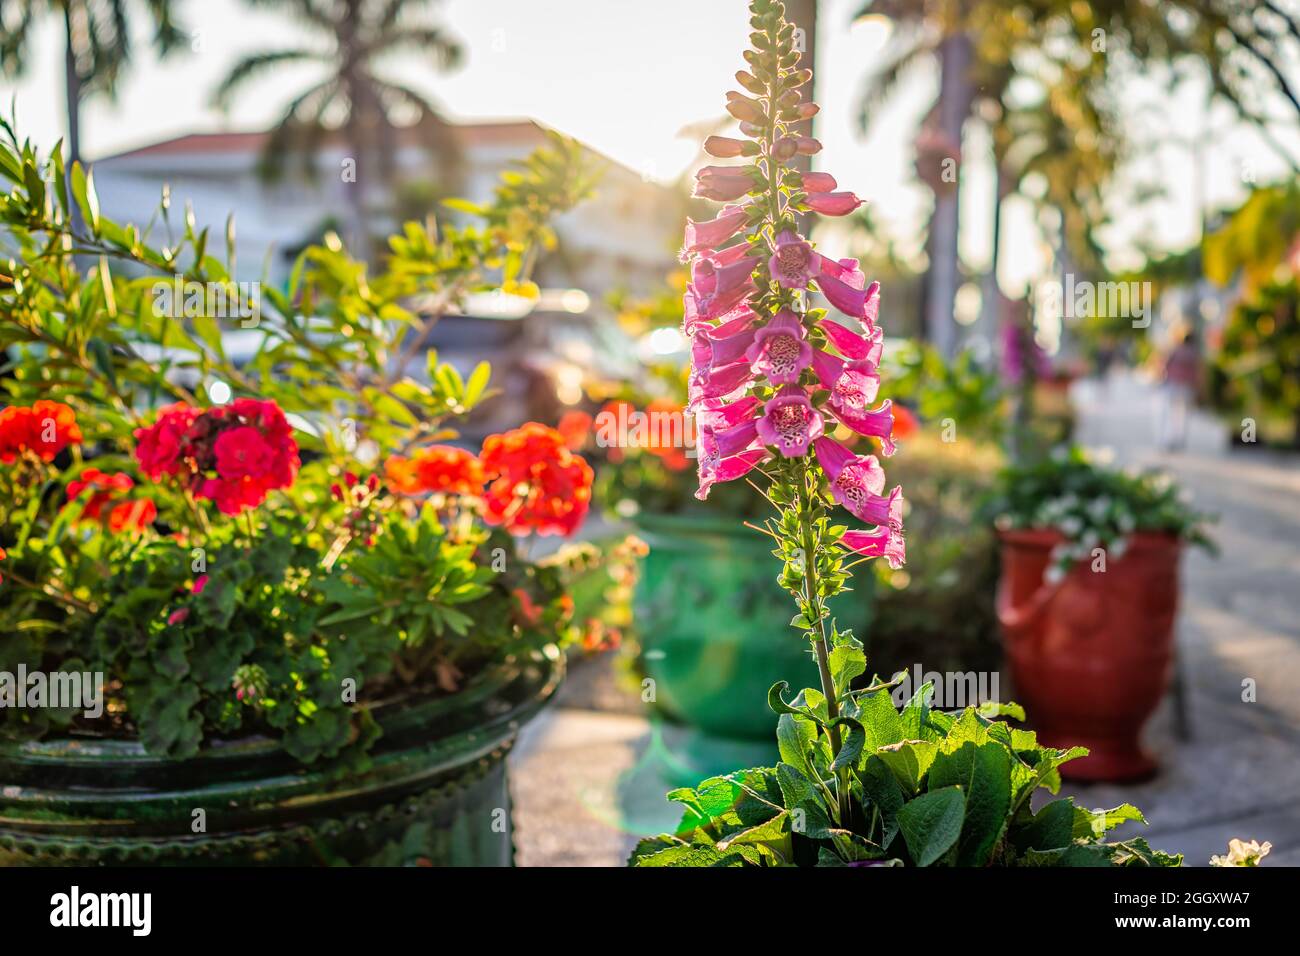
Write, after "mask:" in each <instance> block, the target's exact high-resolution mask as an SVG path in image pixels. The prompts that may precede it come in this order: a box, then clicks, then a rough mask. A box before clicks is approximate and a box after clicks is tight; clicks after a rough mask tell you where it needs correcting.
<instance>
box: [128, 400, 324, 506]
mask: <svg viewBox="0 0 1300 956" xmlns="http://www.w3.org/2000/svg"><path fill="white" fill-rule="evenodd" d="M135 438H136V442H137V445H136V449H135V457H136V460H137V461H139V462H140V467H141V468H143V469H144V472H145V474H147V475H148V476H149V477H150V478H153V479H154V480H157V479H159V478H161V477H162V476H163V475H170V476H172V477H177V478H180V479H181V480H182V481H183V482H184V483H185V484H186V487H188V488H189V490H190V491H191V492H192V493H193V494H194V495H195V496H196V497H198V498H206V499H208V500H210V501H213V502H215V503H216V505H217V508H218V510H220V511H221V513H222V514H227V515H236V514H239V513H240V512H242V511H243V510H245V509H246V508H256V507H257V506H258V505H260V504H261V503H262V502H263V501H265V500H266V496H267V494H268V493H269V492H271V491H273V490H275V489H277V488H288V487H289V486H290V485H292V484H293V480H294V478H295V477H296V476H297V474H298V466H299V464H300V462H299V460H298V443H297V442H295V441H294V440H293V429H292V427H290V425H289V423H288V421H286V420H285V417H284V412H282V411H281V410H280V406H278V405H276V404H275V402H263V401H258V400H257V399H254V398H237V399H235V400H234V401H233V402H232V403H230V404H229V405H218V406H216V407H214V408H209V409H207V410H206V411H200V410H199V409H197V408H192V407H190V406H188V405H184V404H176V405H169V406H167V407H166V408H164V409H162V411H161V412H159V414H158V420H157V421H156V422H155V423H154V424H153V425H152V426H150V427H149V428H137V429H136V431H135Z"/></svg>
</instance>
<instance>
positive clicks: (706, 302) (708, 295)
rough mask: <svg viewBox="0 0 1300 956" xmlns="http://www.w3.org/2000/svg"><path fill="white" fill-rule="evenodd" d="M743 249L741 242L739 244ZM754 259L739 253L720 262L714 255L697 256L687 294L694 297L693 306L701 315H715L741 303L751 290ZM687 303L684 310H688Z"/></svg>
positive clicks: (747, 297)
mask: <svg viewBox="0 0 1300 956" xmlns="http://www.w3.org/2000/svg"><path fill="white" fill-rule="evenodd" d="M738 248H740V249H741V250H742V252H743V251H744V248H745V247H744V246H740V247H738ZM754 264H755V260H754V259H751V258H748V257H738V258H736V259H735V261H734V262H729V263H727V264H726V265H722V266H719V265H718V264H717V262H716V260H715V259H700V260H699V261H698V262H696V263H695V268H694V269H693V270H692V281H691V283H690V285H689V286H688V287H687V292H686V294H687V297H688V298H693V299H694V300H695V301H694V303H693V307H694V310H695V312H696V313H697V314H698V317H699V318H701V319H716V318H718V317H719V316H721V315H725V314H726V313H728V312H730V311H731V310H732V309H734V308H736V307H737V306H739V305H741V304H743V303H744V302H746V301H747V300H748V299H749V296H750V294H751V293H752V292H753V291H754V277H753V272H754ZM691 308H692V306H691V305H688V306H687V314H688V315H689V314H690V312H691Z"/></svg>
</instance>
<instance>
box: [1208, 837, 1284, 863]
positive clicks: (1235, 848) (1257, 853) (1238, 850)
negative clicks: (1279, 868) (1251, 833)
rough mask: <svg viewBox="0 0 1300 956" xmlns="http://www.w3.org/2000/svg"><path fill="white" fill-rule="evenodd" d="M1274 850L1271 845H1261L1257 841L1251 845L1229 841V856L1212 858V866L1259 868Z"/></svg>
mask: <svg viewBox="0 0 1300 956" xmlns="http://www.w3.org/2000/svg"><path fill="white" fill-rule="evenodd" d="M1272 849H1273V844H1271V843H1267V842H1266V843H1263V844H1261V843H1259V841H1257V840H1251V841H1250V842H1249V843H1247V842H1245V841H1244V840H1229V841H1228V855H1227V856H1218V855H1215V856H1212V857H1210V866H1259V861H1260V860H1262V859H1264V857H1266V856H1268V853H1269V851H1270V850H1272Z"/></svg>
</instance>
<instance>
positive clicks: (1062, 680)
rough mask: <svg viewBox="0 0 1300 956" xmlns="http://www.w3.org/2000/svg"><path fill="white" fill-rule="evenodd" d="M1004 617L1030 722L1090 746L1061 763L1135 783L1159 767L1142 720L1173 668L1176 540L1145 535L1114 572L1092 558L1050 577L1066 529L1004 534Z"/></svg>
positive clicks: (1066, 741)
mask: <svg viewBox="0 0 1300 956" xmlns="http://www.w3.org/2000/svg"><path fill="white" fill-rule="evenodd" d="M1000 537H1001V538H1002V580H1001V582H1000V583H999V585H998V602H997V603H998V620H999V621H1000V623H1001V625H1002V636H1003V643H1004V646H1005V648H1006V652H1007V658H1008V660H1009V662H1010V664H1011V673H1012V677H1013V679H1014V680H1015V685H1016V699H1017V700H1018V701H1019V702H1020V703H1022V704H1024V706H1025V710H1026V716H1027V717H1028V722H1029V725H1030V726H1031V727H1033V729H1034V730H1036V731H1037V732H1038V737H1039V740H1041V741H1042V742H1043V743H1045V744H1047V745H1049V746H1053V747H1072V746H1075V745H1081V746H1084V747H1087V748H1088V750H1089V754H1088V756H1087V757H1083V758H1081V759H1079V760H1074V761H1071V762H1070V763H1067V764H1065V766H1063V767H1062V768H1061V774H1062V776H1066V777H1072V778H1075V779H1079V780H1136V779H1141V778H1143V777H1148V776H1150V775H1151V774H1153V773H1154V772H1155V770H1156V764H1155V762H1154V761H1153V760H1152V759H1151V758H1150V757H1149V756H1148V755H1147V754H1146V753H1145V752H1144V751H1143V749H1142V746H1141V743H1140V742H1139V737H1140V735H1141V732H1142V727H1143V725H1144V724H1145V723H1146V722H1147V719H1148V718H1149V717H1150V716H1151V714H1152V712H1153V711H1154V710H1155V709H1156V705H1157V704H1159V703H1160V698H1161V697H1162V696H1163V695H1164V692H1165V689H1166V687H1167V686H1168V684H1169V678H1170V675H1171V673H1172V669H1173V654H1174V617H1175V615H1176V614H1177V611H1178V558H1179V553H1180V550H1181V542H1180V541H1179V540H1178V539H1177V538H1176V537H1174V536H1173V535H1161V534H1144V533H1143V534H1136V535H1133V536H1132V537H1131V538H1130V545H1129V548H1128V550H1127V551H1126V552H1125V553H1124V555H1123V557H1120V558H1108V560H1107V564H1106V570H1105V572H1101V571H1093V570H1092V562H1091V561H1085V562H1083V563H1081V564H1080V565H1078V566H1076V567H1075V569H1074V570H1073V571H1071V572H1070V573H1069V574H1068V575H1067V576H1066V577H1065V579H1064V580H1062V581H1060V582H1058V583H1056V584H1049V583H1047V582H1046V581H1045V580H1044V572H1045V571H1046V570H1047V568H1048V565H1049V564H1050V561H1051V551H1052V548H1053V547H1054V546H1055V545H1056V544H1058V543H1060V542H1061V541H1062V540H1063V538H1062V535H1061V534H1060V533H1059V532H1057V531H1054V530H1030V531H1009V532H1003V533H1002V534H1001V536H1000Z"/></svg>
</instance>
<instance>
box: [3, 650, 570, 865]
mask: <svg viewBox="0 0 1300 956" xmlns="http://www.w3.org/2000/svg"><path fill="white" fill-rule="evenodd" d="M563 674H564V658H563V656H562V655H561V654H560V653H559V652H558V651H554V650H553V653H550V654H548V655H546V656H545V657H544V658H543V657H539V658H538V659H537V660H535V661H531V662H527V663H524V664H519V665H512V666H509V667H504V668H502V669H500V670H496V671H492V672H489V673H486V674H483V675H481V676H480V677H479V678H477V679H476V680H474V681H473V682H471V683H470V684H468V685H466V687H465V688H464V689H462V690H461V691H460V692H458V693H456V694H452V695H445V696H441V697H429V698H417V699H410V698H408V699H405V700H395V701H392V702H390V703H385V704H381V705H378V706H376V707H375V708H374V709H373V716H374V717H375V720H376V721H377V722H378V723H379V725H380V727H382V729H383V736H381V737H380V738H379V740H378V741H377V742H376V743H375V744H374V746H373V747H372V748H371V751H370V754H369V762H368V765H366V766H365V767H363V768H360V769H349V768H347V767H345V766H342V765H341V764H340V763H338V762H335V763H332V764H312V765H306V766H305V765H303V764H301V763H299V762H297V761H296V760H294V759H293V758H292V757H290V756H289V755H288V754H287V753H285V752H284V751H283V750H282V749H281V748H280V747H279V746H278V745H277V744H276V743H275V741H272V740H269V739H265V738H251V739H244V740H238V741H230V742H221V743H216V744H214V745H212V746H211V747H209V748H207V749H205V750H204V751H203V752H202V753H200V754H199V755H198V756H196V757H193V758H191V759H187V760H165V759H159V758H156V757H150V756H148V755H147V754H146V753H145V752H144V750H143V748H142V747H141V745H140V744H139V743H138V742H136V741H133V740H123V739H109V738H102V737H87V736H80V737H77V736H69V737H67V738H62V739H51V740H42V741H36V742H24V743H5V744H0V864H3V865H7V866H20V865H40V866H50V865H60V864H67V865H79V866H88V865H91V866H93V865H150V864H157V865H167V866H184V865H202V866H221V865H245V866H246V865H292V866H315V865H377V866H400V865H422V866H509V865H511V864H512V863H513V861H514V843H513V835H512V829H511V823H510V794H509V791H508V788H507V782H506V764H505V757H506V754H507V753H508V752H509V751H510V748H511V747H512V746H513V745H514V741H515V737H516V735H517V734H518V732H519V728H520V727H521V726H522V725H523V724H524V723H525V722H526V721H527V720H529V719H530V718H531V717H533V716H534V715H535V714H536V713H537V712H538V711H539V710H540V709H541V707H542V706H543V705H544V704H545V703H546V701H547V700H548V699H550V697H551V696H552V695H553V694H554V693H555V691H556V689H557V688H558V686H559V684H560V681H561V679H562V677H563ZM198 810H202V811H203V813H202V814H199V813H197V812H196V811H198ZM200 821H201V822H202V824H203V827H202V829H200ZM196 831H198V832H196Z"/></svg>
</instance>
